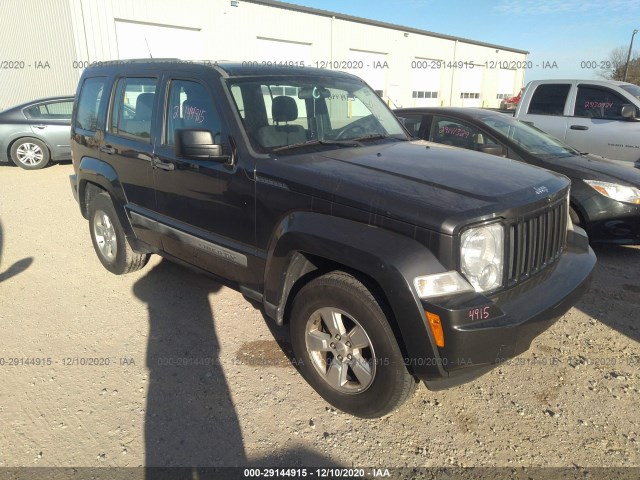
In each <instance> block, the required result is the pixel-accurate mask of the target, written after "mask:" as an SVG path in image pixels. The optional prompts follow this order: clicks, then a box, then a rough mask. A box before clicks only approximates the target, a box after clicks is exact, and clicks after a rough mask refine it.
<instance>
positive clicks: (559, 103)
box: [527, 83, 571, 115]
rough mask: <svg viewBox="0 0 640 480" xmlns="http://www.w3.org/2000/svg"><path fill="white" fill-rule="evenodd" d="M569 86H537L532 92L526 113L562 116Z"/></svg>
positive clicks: (561, 84) (560, 84)
mask: <svg viewBox="0 0 640 480" xmlns="http://www.w3.org/2000/svg"><path fill="white" fill-rule="evenodd" d="M570 88H571V85H570V84H567V83H549V84H544V85H539V86H538V88H536V91H535V92H533V96H532V97H531V103H530V104H529V110H528V112H527V113H533V114H537V115H564V106H565V104H566V103H567V97H568V96H569V89H570Z"/></svg>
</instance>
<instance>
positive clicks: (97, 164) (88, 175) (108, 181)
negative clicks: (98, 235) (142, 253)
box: [77, 157, 134, 238]
mask: <svg viewBox="0 0 640 480" xmlns="http://www.w3.org/2000/svg"><path fill="white" fill-rule="evenodd" d="M77 175H78V199H79V203H80V211H81V213H82V216H83V217H84V218H86V219H88V217H89V202H90V201H91V198H93V197H94V196H95V195H97V194H99V193H100V192H103V191H104V192H106V193H108V194H109V196H110V197H111V201H112V202H113V206H114V209H115V211H116V214H117V215H118V219H119V220H120V224H121V225H122V228H123V229H124V231H125V235H126V236H127V238H130V237H133V236H134V232H133V227H132V226H131V222H130V221H129V218H128V216H127V213H126V210H125V208H124V206H125V205H126V204H127V198H126V196H125V193H124V190H123V188H122V184H121V183H120V179H119V178H118V174H117V173H116V171H115V169H114V168H113V167H112V166H111V165H109V164H108V163H106V162H103V161H102V160H99V159H96V158H93V157H84V158H82V160H81V161H80V164H79V166H78V173H77Z"/></svg>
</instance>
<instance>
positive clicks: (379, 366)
mask: <svg viewBox="0 0 640 480" xmlns="http://www.w3.org/2000/svg"><path fill="white" fill-rule="evenodd" d="M385 310H387V309H386V307H385V305H384V303H383V302H381V301H379V300H377V299H376V298H375V296H374V295H373V294H372V293H371V291H370V290H369V289H367V288H366V287H365V286H364V285H363V284H362V283H361V282H360V281H358V280H357V279H356V278H354V277H353V276H351V275H349V274H347V273H345V272H339V271H336V272H331V273H328V274H326V275H323V276H322V277H319V278H317V279H315V280H313V281H311V282H309V283H308V284H307V285H305V286H304V287H303V288H302V289H301V290H300V292H298V294H297V295H296V297H295V298H294V301H293V306H292V310H291V343H292V347H293V351H294V354H295V356H296V365H297V366H298V369H299V370H300V372H301V374H302V376H303V377H304V378H305V379H306V380H307V382H309V384H310V385H311V386H312V387H313V388H314V389H315V390H316V391H317V392H318V393H319V394H320V395H321V396H322V397H323V398H324V399H325V400H326V401H327V402H329V403H330V404H332V405H333V406H335V407H336V408H339V409H340V410H343V411H345V412H347V413H350V414H352V415H355V416H358V417H363V418H376V417H381V416H383V415H386V414H388V413H390V412H392V411H393V410H395V409H396V408H398V407H399V406H400V405H402V403H404V401H405V400H406V399H407V398H408V397H409V395H410V394H411V393H412V392H413V391H414V389H415V385H416V382H415V379H414V378H413V376H412V375H411V374H410V373H409V372H408V371H407V368H406V366H405V364H404V360H403V356H402V353H401V351H400V348H399V347H398V344H397V342H396V339H395V336H394V334H393V331H392V330H391V327H390V325H389V323H388V321H387V315H386V314H385Z"/></svg>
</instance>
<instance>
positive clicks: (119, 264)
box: [89, 192, 150, 275]
mask: <svg viewBox="0 0 640 480" xmlns="http://www.w3.org/2000/svg"><path fill="white" fill-rule="evenodd" d="M89 231H90V233H91V241H92V242H93V248H94V249H95V251H96V253H97V254H98V258H99V259H100V262H101V263H102V265H103V266H104V268H106V269H107V270H109V271H110V272H111V273H115V274H116V275H122V274H124V273H131V272H135V271H136V270H140V269H141V268H142V267H144V266H145V265H146V264H147V262H148V261H149V256H150V255H149V254H148V253H136V252H134V251H133V249H132V248H131V246H130V245H129V242H127V239H126V237H125V235H124V230H123V229H122V225H121V224H120V220H119V219H118V215H117V214H116V211H115V208H114V207H113V202H112V201H111V197H110V196H109V194H108V193H106V192H102V193H99V194H97V195H94V196H93V197H92V198H91V201H90V202H89Z"/></svg>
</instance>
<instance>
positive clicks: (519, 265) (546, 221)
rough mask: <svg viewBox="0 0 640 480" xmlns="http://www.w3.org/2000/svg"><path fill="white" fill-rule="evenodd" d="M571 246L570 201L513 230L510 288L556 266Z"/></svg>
mask: <svg viewBox="0 0 640 480" xmlns="http://www.w3.org/2000/svg"><path fill="white" fill-rule="evenodd" d="M566 243H567V202H566V198H564V199H562V200H561V201H559V202H557V203H555V204H553V205H550V206H549V207H547V209H545V210H544V211H543V212H537V213H536V214H535V215H533V216H530V217H524V218H522V219H520V220H519V221H518V222H517V223H514V224H511V225H510V227H509V239H508V243H507V244H508V245H509V251H508V273H507V285H508V286H512V285H515V284H517V283H519V282H521V281H523V280H526V279H527V278H529V277H530V276H532V275H534V274H536V273H538V272H539V271H541V270H543V269H545V268H546V267H548V266H550V265H551V264H553V263H554V262H555V261H556V260H557V259H558V257H560V254H561V253H562V251H563V250H564V247H565V245H566Z"/></svg>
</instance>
